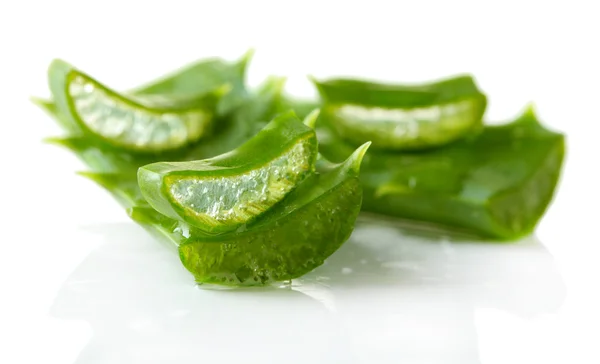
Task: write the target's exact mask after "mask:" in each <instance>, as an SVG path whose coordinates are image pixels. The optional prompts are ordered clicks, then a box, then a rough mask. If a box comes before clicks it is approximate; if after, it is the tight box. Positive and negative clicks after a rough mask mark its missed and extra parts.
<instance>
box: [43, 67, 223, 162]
mask: <svg viewBox="0 0 600 364" xmlns="http://www.w3.org/2000/svg"><path fill="white" fill-rule="evenodd" d="M48 78H49V81H50V89H51V91H52V95H53V99H54V103H55V106H56V109H57V111H58V113H59V114H60V115H61V120H64V121H65V122H66V124H65V125H66V126H67V127H68V130H69V131H71V132H73V133H79V134H87V135H89V136H90V137H91V138H97V139H98V141H100V142H104V143H106V144H108V145H111V146H112V147H115V148H119V149H124V150H128V151H131V152H138V153H140V152H141V153H157V152H165V151H170V150H176V149H180V148H183V147H185V146H187V145H189V144H192V143H195V142H196V141H198V140H199V139H201V138H202V137H204V136H206V135H207V134H209V133H210V130H211V126H212V124H213V122H214V113H215V111H214V110H215V109H216V106H217V103H218V102H219V99H220V98H221V97H222V96H223V95H224V94H225V93H226V92H228V91H229V89H230V86H229V85H227V84H225V85H220V86H219V87H217V88H216V89H214V90H212V91H211V92H209V93H207V94H205V95H198V96H194V97H189V96H188V97H179V96H178V97H175V96H174V95H169V96H168V97H167V96H165V95H145V96H143V97H142V96H140V95H126V94H122V93H118V92H116V91H114V90H112V89H110V88H108V87H107V86H105V85H103V84H101V83H100V82H98V81H97V80H95V79H94V78H92V77H91V76H89V75H87V74H85V73H83V72H81V71H79V70H77V69H75V68H74V67H72V66H71V65H69V64H68V63H66V62H64V61H61V60H55V61H53V62H52V64H51V65H50V68H49V70H48Z"/></svg>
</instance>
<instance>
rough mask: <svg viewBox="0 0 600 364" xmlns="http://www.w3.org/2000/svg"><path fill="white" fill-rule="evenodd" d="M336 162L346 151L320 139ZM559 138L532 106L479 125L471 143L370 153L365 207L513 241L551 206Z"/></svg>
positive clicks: (561, 152) (323, 149) (364, 175)
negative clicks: (505, 120) (480, 128)
mask: <svg viewBox="0 0 600 364" xmlns="http://www.w3.org/2000/svg"><path fill="white" fill-rule="evenodd" d="M319 144H320V145H319V151H320V152H321V153H323V155H325V156H326V157H327V158H329V159H332V160H340V159H342V158H343V157H344V156H345V155H347V153H348V151H350V150H351V149H352V147H351V146H350V145H348V144H347V143H344V142H343V141H341V140H339V139H334V138H330V139H328V140H325V139H323V140H321V139H319ZM564 149H565V140H564V136H563V135H561V134H558V133H555V132H552V131H550V130H547V129H546V128H544V126H543V125H541V124H540V122H539V121H538V119H537V118H536V116H535V114H534V112H533V110H532V109H531V108H529V109H527V110H526V111H525V113H523V115H521V116H520V117H518V118H517V119H516V120H514V121H512V122H510V123H508V124H505V125H499V126H486V127H485V128H484V130H483V131H482V133H481V134H480V135H479V136H478V137H477V138H475V139H473V140H463V141H460V142H456V143H453V144H451V145H449V146H447V147H444V148H438V149H434V150H431V151H423V152H420V153H399V152H395V153H392V152H387V151H373V152H370V153H369V155H368V157H367V158H365V162H364V163H363V168H362V172H361V182H362V184H363V188H364V203H363V209H364V210H365V211H370V212H377V213H382V214H386V215H390V216H395V217H400V218H405V219H410V220H418V221H425V222H431V223H436V224H440V225H443V226H446V227H450V228H454V229H460V230H463V231H467V232H470V233H475V234H478V235H482V236H486V237H490V238H494V239H499V240H514V239H517V238H519V237H522V236H524V235H526V234H529V233H531V232H532V231H533V230H534V228H535V226H536V224H537V222H538V221H539V220H540V218H541V217H542V216H543V214H544V211H545V210H546V208H547V206H548V204H549V203H550V201H551V199H552V196H553V193H554V190H555V187H556V184H557V181H558V178H559V176H560V171H561V166H562V162H563V157H564Z"/></svg>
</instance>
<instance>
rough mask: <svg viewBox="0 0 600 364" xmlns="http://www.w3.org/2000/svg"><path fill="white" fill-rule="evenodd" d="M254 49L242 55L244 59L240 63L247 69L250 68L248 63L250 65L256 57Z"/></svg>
mask: <svg viewBox="0 0 600 364" xmlns="http://www.w3.org/2000/svg"><path fill="white" fill-rule="evenodd" d="M254 52H255V50H254V48H249V49H248V50H247V51H246V53H244V54H243V55H242V58H240V61H239V63H240V64H241V65H242V66H243V67H244V68H246V67H247V66H248V63H250V61H251V60H252V57H254Z"/></svg>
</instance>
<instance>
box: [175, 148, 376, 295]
mask: <svg viewBox="0 0 600 364" xmlns="http://www.w3.org/2000/svg"><path fill="white" fill-rule="evenodd" d="M367 148H368V143H367V144H365V145H363V146H361V147H360V148H359V149H357V150H356V151H355V152H354V153H353V154H352V155H351V156H350V157H349V158H348V159H347V160H346V161H345V162H344V163H342V164H339V165H336V166H335V167H334V168H332V169H330V170H328V171H326V172H324V173H321V174H313V175H311V176H310V177H309V178H308V179H306V180H305V181H304V182H303V183H301V184H300V186H299V187H298V188H297V189H296V190H294V191H293V192H291V193H290V195H289V196H288V197H286V199H284V200H283V201H282V203H281V204H279V205H277V206H275V207H274V208H273V209H271V210H270V211H269V212H268V213H267V214H266V215H264V216H263V217H262V218H261V219H259V220H257V221H256V222H255V223H254V224H253V225H249V226H248V229H247V230H246V231H243V232H239V233H231V234H226V235H221V236H213V237H211V236H202V235H200V234H198V233H196V231H195V230H194V229H190V231H189V235H190V237H189V239H187V240H186V241H185V242H184V243H183V244H181V245H180V246H179V256H180V258H181V261H182V262H183V265H184V266H185V267H186V268H187V269H188V270H189V271H190V272H192V274H194V276H195V277H196V281H197V282H200V283H216V284H232V285H260V284H265V283H269V282H272V281H281V280H288V279H292V278H296V277H299V276H301V275H303V274H305V273H307V272H310V271H311V270H313V269H315V268H316V267H318V266H319V265H321V264H322V263H323V261H324V260H325V259H326V258H327V257H329V256H330V255H331V254H333V253H334V252H335V251H336V250H337V249H338V248H339V247H340V246H341V245H342V244H343V243H344V242H345V241H346V240H347V239H348V238H349V237H350V234H351V232H352V230H353V228H354V222H355V220H356V217H357V216H358V213H359V210H360V204H361V200H362V191H361V187H360V183H359V180H358V173H359V168H360V163H361V160H362V157H363V155H364V154H365V152H366V150H367Z"/></svg>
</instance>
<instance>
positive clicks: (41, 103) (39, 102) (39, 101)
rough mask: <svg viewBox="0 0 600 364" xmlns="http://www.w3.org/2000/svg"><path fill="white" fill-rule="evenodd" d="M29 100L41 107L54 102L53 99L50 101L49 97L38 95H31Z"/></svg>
mask: <svg viewBox="0 0 600 364" xmlns="http://www.w3.org/2000/svg"><path fill="white" fill-rule="evenodd" d="M29 101H30V102H32V103H34V104H35V105H37V106H39V107H43V108H46V107H47V105H49V104H51V103H52V101H50V100H48V99H44V98H42V97H37V96H29Z"/></svg>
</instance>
